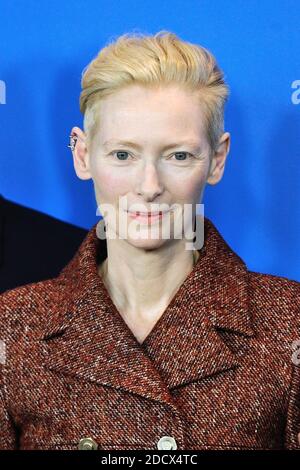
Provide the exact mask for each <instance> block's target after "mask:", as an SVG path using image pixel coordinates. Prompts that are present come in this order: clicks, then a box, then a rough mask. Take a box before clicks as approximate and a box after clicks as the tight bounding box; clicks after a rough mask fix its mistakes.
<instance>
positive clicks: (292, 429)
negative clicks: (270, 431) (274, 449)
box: [284, 364, 300, 450]
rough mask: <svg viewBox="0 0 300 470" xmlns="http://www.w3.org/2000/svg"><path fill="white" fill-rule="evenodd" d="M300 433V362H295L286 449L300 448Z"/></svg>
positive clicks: (288, 413)
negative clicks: (297, 363)
mask: <svg viewBox="0 0 300 470" xmlns="http://www.w3.org/2000/svg"><path fill="white" fill-rule="evenodd" d="M298 435H299V437H300V364H299V365H296V364H293V371H292V380H291V386H290V391H289V402H288V410H287V422H286V429H285V445H284V447H285V449H290V450H292V449H298V450H300V442H299V437H298Z"/></svg>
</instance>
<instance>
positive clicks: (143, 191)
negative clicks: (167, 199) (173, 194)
mask: <svg viewBox="0 0 300 470" xmlns="http://www.w3.org/2000/svg"><path fill="white" fill-rule="evenodd" d="M136 192H137V194H139V195H141V196H142V197H143V198H144V199H145V200H147V201H151V200H153V199H155V198H156V197H157V196H159V195H160V194H161V193H162V192H163V185H162V182H161V179H160V176H159V174H158V170H157V167H156V165H155V164H154V163H152V162H149V163H146V164H145V166H144V167H143V168H142V170H141V173H140V174H139V175H138V178H137V190H136Z"/></svg>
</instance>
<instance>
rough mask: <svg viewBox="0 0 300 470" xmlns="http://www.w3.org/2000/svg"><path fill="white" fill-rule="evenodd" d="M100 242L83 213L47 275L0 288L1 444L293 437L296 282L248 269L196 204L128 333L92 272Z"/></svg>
mask: <svg viewBox="0 0 300 470" xmlns="http://www.w3.org/2000/svg"><path fill="white" fill-rule="evenodd" d="M45 250H47V247H46V246H45ZM106 256H107V247H106V241H105V240H99V239H98V238H97V236H96V225H94V226H93V227H92V229H91V230H90V231H89V232H88V234H87V236H86V238H85V239H84V241H83V242H82V244H81V246H80V247H79V249H78V251H77V253H76V254H75V256H74V257H73V258H72V260H71V261H70V262H69V264H68V265H67V266H66V267H65V268H64V269H63V270H62V271H61V273H60V274H59V276H58V277H56V278H53V279H49V280H45V281H41V282H37V283H32V284H28V285H25V286H22V287H18V288H16V289H13V290H10V291H7V292H5V293H4V294H2V295H1V296H0V340H2V343H1V344H2V360H1V361H0V362H1V363H0V386H1V388H0V448H1V449H74V450H75V449H77V446H78V443H79V441H80V439H82V438H84V437H91V438H92V439H94V441H95V442H96V443H97V444H98V449H106V450H107V449H109V450H114V449H116V450H125V449H126V450H129V449H153V450H155V449H157V443H158V441H159V439H160V438H161V437H162V436H171V437H173V438H174V439H175V440H176V444H177V449H178V450H182V449H185V450H201V449H245V448H248V449H300V445H299V443H298V441H297V434H298V433H299V432H300V366H299V365H297V361H294V360H292V353H293V349H292V343H293V342H294V341H295V340H299V339H300V284H299V283H298V282H296V281H293V280H289V279H287V278H284V277H279V276H274V275H270V274H261V273H256V272H252V271H249V270H248V269H247V266H246V265H245V263H244V262H243V260H242V259H241V258H240V257H239V256H238V255H237V254H236V253H234V251H233V250H232V249H231V248H230V247H229V245H228V244H227V243H226V242H225V240H224V239H223V237H222V236H221V234H220V233H219V231H218V230H217V229H216V227H215V226H214V224H213V223H212V222H211V221H210V220H209V219H207V218H205V227H204V246H203V247H202V249H201V250H200V257H199V259H198V262H197V263H196V265H195V266H194V268H193V270H192V271H191V272H190V274H189V275H188V276H187V277H186V279H185V281H184V282H183V283H182V285H181V286H180V287H179V289H178V290H177V292H176V294H175V295H174V297H173V298H172V300H171V302H170V304H169V305H168V307H167V308H166V310H165V311H164V313H163V314H162V316H161V317H160V318H159V320H158V322H157V323H156V324H155V326H154V327H153V329H152V331H151V332H150V334H149V335H148V336H147V337H146V339H145V340H144V342H143V343H142V344H140V343H139V342H138V341H137V339H136V338H135V336H134V335H133V333H132V332H131V330H130V329H129V327H128V326H127V324H126V323H125V321H124V320H123V319H122V317H121V315H120V313H119V312H118V310H117V308H116V306H115V305H114V303H113V301H112V299H111V297H110V295H109V293H108V291H107V290H106V288H105V285H104V283H103V281H102V278H101V277H100V276H99V275H98V273H97V264H98V263H99V262H100V261H101V260H103V259H105V258H106ZM4 346H5V357H4V354H3V350H4Z"/></svg>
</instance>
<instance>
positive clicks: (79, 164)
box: [71, 127, 92, 180]
mask: <svg viewBox="0 0 300 470" xmlns="http://www.w3.org/2000/svg"><path fill="white" fill-rule="evenodd" d="M71 135H72V136H73V137H75V138H76V143H75V148H74V150H72V154H73V163H74V169H75V172H76V175H77V176H78V178H80V179H82V180H88V179H90V178H91V177H92V175H91V172H90V155H89V153H88V150H87V145H86V135H85V133H84V132H83V131H82V130H81V129H80V128H79V127H73V128H72V131H71Z"/></svg>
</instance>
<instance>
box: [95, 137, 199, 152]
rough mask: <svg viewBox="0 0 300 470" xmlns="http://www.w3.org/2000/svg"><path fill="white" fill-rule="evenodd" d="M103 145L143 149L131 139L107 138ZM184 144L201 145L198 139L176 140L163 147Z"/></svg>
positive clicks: (166, 148) (165, 148)
mask: <svg viewBox="0 0 300 470" xmlns="http://www.w3.org/2000/svg"><path fill="white" fill-rule="evenodd" d="M102 145H103V147H105V148H107V147H109V146H110V145H121V146H125V147H132V148H135V149H136V150H141V149H142V147H141V145H139V144H137V143H135V142H131V141H130V140H114V139H110V140H106V141H105V142H104V143H103V144H102ZM182 145H189V146H191V147H197V148H198V147H201V146H200V144H199V142H197V141H196V140H183V141H180V142H174V143H172V144H168V145H165V146H164V147H162V150H169V149H171V148H175V147H180V146H182Z"/></svg>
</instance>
